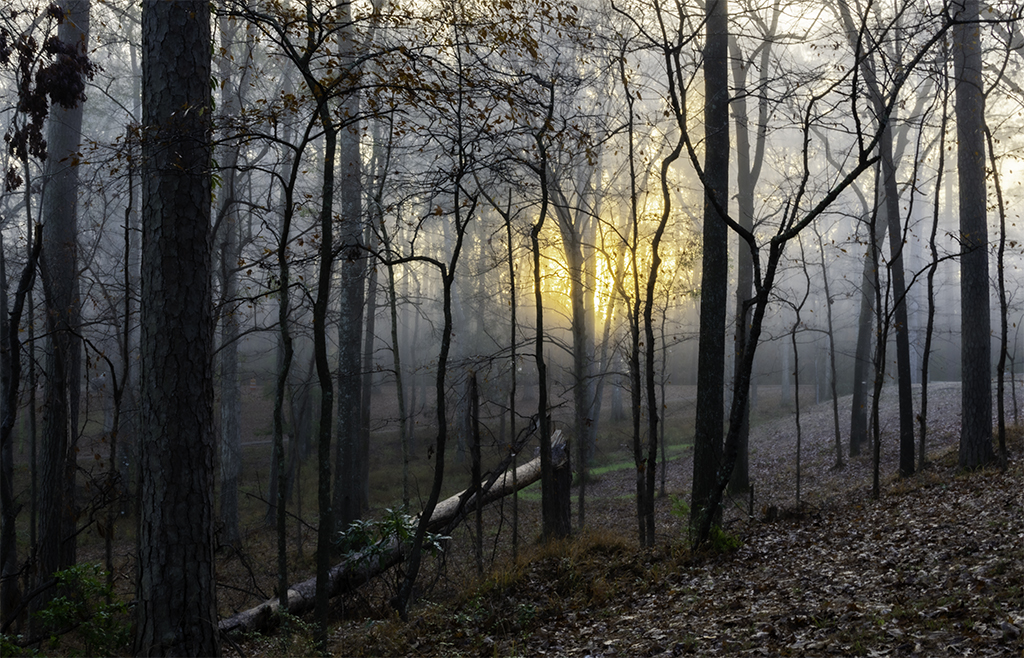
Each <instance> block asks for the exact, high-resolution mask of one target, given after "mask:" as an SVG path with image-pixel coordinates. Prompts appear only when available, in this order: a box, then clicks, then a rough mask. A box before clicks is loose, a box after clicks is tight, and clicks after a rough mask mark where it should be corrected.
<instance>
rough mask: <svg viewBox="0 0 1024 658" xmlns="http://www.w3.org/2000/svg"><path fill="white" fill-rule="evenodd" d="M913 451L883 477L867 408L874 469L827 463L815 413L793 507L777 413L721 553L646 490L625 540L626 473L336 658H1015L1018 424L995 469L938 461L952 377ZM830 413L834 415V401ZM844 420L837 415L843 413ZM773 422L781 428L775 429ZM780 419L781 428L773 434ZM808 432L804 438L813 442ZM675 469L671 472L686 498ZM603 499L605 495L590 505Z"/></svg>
mask: <svg viewBox="0 0 1024 658" xmlns="http://www.w3.org/2000/svg"><path fill="white" fill-rule="evenodd" d="M932 395H933V397H932V400H933V405H934V406H933V407H932V408H933V409H935V411H934V412H932V413H933V416H934V418H933V419H931V422H930V427H929V442H930V446H929V454H930V455H933V456H935V457H936V458H935V459H934V461H932V462H931V463H930V464H929V465H928V467H927V468H926V469H925V470H924V471H923V472H920V473H918V474H916V475H915V476H913V477H911V478H907V479H902V480H901V479H897V478H895V477H893V476H892V475H891V474H892V473H894V472H895V470H896V464H897V458H898V455H897V454H896V450H897V448H896V447H895V445H894V444H895V443H896V441H895V436H894V435H895V430H894V426H895V424H896V423H895V410H894V409H893V407H892V405H891V404H890V405H887V406H886V407H884V409H883V412H884V413H883V421H882V428H883V456H882V469H881V472H882V473H883V476H884V477H885V478H886V479H885V486H884V487H883V491H882V495H881V498H880V499H879V500H872V499H871V498H870V481H871V462H870V459H869V458H868V457H861V458H857V459H848V461H847V464H846V467H845V468H844V469H841V470H836V469H833V468H831V465H832V462H833V461H834V451H833V452H830V451H832V450H834V449H833V448H832V447H831V446H832V444H831V442H832V441H833V438H832V437H831V429H830V427H831V416H830V413H831V409H830V406H829V405H828V404H823V405H819V406H818V407H815V408H812V409H811V410H809V412H807V413H805V414H804V418H805V421H806V424H804V425H803V426H802V427H803V430H804V434H805V437H811V439H810V440H808V441H807V443H806V445H805V449H806V450H807V452H806V460H805V461H804V464H803V468H802V470H803V472H804V473H805V478H804V483H803V490H804V492H805V495H804V504H803V505H802V506H801V507H800V508H796V506H795V505H794V503H793V489H794V483H793V477H794V469H793V464H794V463H795V446H794V438H793V435H794V433H793V432H792V420H791V419H779V420H777V421H772V422H769V423H765V424H764V425H761V426H759V427H757V428H754V429H753V430H752V435H751V445H752V456H751V469H752V479H753V480H754V481H755V486H756V487H757V490H758V496H757V502H758V505H757V508H756V509H755V513H754V514H753V515H748V514H747V511H748V510H746V509H744V508H745V507H746V505H745V504H743V503H739V502H738V503H736V504H735V505H734V506H733V507H732V508H730V509H729V510H728V512H727V514H726V521H725V524H724V525H725V527H726V530H727V532H729V533H731V534H732V535H734V536H735V537H737V538H739V539H740V540H741V545H740V546H739V548H736V549H734V550H730V551H727V552H721V553H716V552H713V551H703V552H700V553H697V554H694V553H692V552H691V551H690V550H689V549H688V547H687V541H686V536H685V530H684V527H685V526H684V525H683V522H682V520H681V519H678V518H675V517H672V516H670V515H669V514H668V510H669V509H670V507H671V502H670V501H668V500H666V499H659V507H658V510H659V511H658V514H659V517H658V519H659V524H660V526H659V531H660V532H662V533H664V534H663V535H662V536H661V537H660V541H659V543H658V545H657V547H656V548H655V549H652V550H649V551H644V550H640V549H639V548H638V546H637V545H636V542H635V540H634V539H632V533H635V519H634V518H633V517H631V516H630V513H631V512H632V507H631V505H632V503H631V501H629V500H623V495H622V493H623V492H626V493H628V492H629V491H630V487H631V486H632V481H633V480H632V478H633V476H632V474H631V473H629V472H622V473H621V474H619V475H618V476H606V477H604V478H602V479H601V481H599V482H597V483H595V484H594V485H590V491H591V492H592V493H591V495H592V496H593V498H592V499H591V500H592V501H593V502H592V503H591V509H592V510H594V511H592V512H589V513H588V517H587V518H588V529H587V531H585V532H583V533H579V534H578V535H577V536H576V537H574V538H573V539H571V540H567V541H565V542H560V543H555V544H549V545H543V546H542V545H537V546H534V547H532V548H531V549H530V550H529V551H527V552H526V553H527V554H526V555H524V556H523V557H521V558H520V560H519V561H518V562H515V563H512V562H511V561H509V562H507V563H506V565H505V566H504V567H501V568H496V569H495V570H494V572H493V573H492V574H491V575H490V576H488V577H487V578H486V579H484V580H483V581H482V582H479V583H477V584H475V585H474V586H473V587H470V588H467V589H465V590H463V591H460V592H459V593H458V594H457V595H456V596H454V597H452V599H451V600H448V601H442V602H437V603H429V602H424V603H422V604H421V605H420V606H419V607H418V608H417V610H416V611H415V613H414V621H413V622H412V623H410V624H401V623H398V622H397V621H396V620H393V619H388V618H387V617H386V615H383V614H382V615H380V617H379V618H378V619H377V620H367V619H361V620H355V621H349V622H346V623H343V624H342V625H341V626H340V627H339V628H338V629H337V631H336V633H335V634H334V636H333V638H334V647H335V653H336V654H338V655H424V656H426V655H444V656H456V655H464V656H483V655H487V656H492V655H497V656H515V655H523V656H544V655H549V656H590V657H593V658H599V657H611V656H682V655H698V656H746V655H750V656H762V655H763V656H830V655H844V656H845V655H859V656H965V655H971V656H1021V655H1024V510H1022V502H1024V486H1022V485H1024V464H1022V462H1021V460H1020V459H1019V454H1020V452H1021V447H1022V446H1021V442H1020V438H1019V435H1018V436H1017V437H1016V438H1015V439H1014V443H1012V444H1011V461H1010V466H1009V469H1008V470H1007V472H1005V473H1002V472H1000V471H999V470H998V469H996V468H989V469H982V470H979V471H976V472H972V473H963V472H961V471H959V470H958V469H957V467H956V457H957V456H956V440H957V439H956V437H957V434H958V430H959V416H958V413H959V388H958V387H954V386H948V385H947V386H945V387H937V390H936V391H935V392H933V394H932ZM845 403H846V409H845V410H844V414H848V413H849V409H848V405H849V399H848V398H846V400H845ZM846 417H848V415H847V416H846ZM787 423H788V426H787ZM787 427H788V429H787ZM815 437H816V439H817V440H815ZM688 469H692V462H690V461H689V459H683V460H678V461H677V462H675V463H673V465H672V472H671V475H670V483H671V486H670V491H677V492H683V491H688V490H689V489H688V487H689V474H688ZM605 501H610V502H608V503H607V504H605Z"/></svg>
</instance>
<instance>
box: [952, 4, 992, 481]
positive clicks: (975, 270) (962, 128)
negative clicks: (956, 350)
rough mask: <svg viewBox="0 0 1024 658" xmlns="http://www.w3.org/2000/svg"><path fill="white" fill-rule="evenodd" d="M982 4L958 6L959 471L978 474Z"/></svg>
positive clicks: (982, 363)
mask: <svg viewBox="0 0 1024 658" xmlns="http://www.w3.org/2000/svg"><path fill="white" fill-rule="evenodd" d="M979 4H980V3H979V2H978V0H955V1H954V2H953V4H952V6H951V9H952V11H953V17H954V18H955V19H956V20H957V21H961V22H959V23H958V24H957V25H955V26H954V27H953V69H954V72H955V79H956V97H955V105H954V107H955V112H956V132H957V174H958V176H959V182H960V208H959V210H960V244H961V248H962V249H963V251H962V253H961V256H960V322H961V325H960V341H961V342H960V364H961V377H962V381H963V384H962V393H961V395H962V405H963V406H962V416H961V425H960V456H959V461H960V466H961V467H962V468H976V467H978V466H980V465H982V464H986V463H988V462H990V461H992V459H994V457H995V455H994V453H993V451H992V364H991V352H992V346H991V343H990V340H991V336H990V324H991V320H990V318H989V281H988V218H987V194H986V189H985V136H984V125H985V96H984V88H983V80H982V74H981V67H982V62H981V25H980V23H979V22H978V21H979V12H980V7H979Z"/></svg>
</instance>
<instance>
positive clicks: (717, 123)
mask: <svg viewBox="0 0 1024 658" xmlns="http://www.w3.org/2000/svg"><path fill="white" fill-rule="evenodd" d="M728 11H729V10H728V5H727V3H726V0H711V2H709V3H708V6H707V24H706V29H707V42H706V45H705V54H704V85H705V95H704V98H705V105H704V124H705V128H704V130H705V148H704V175H705V183H704V196H705V200H704V255H703V267H702V270H703V274H702V278H701V298H700V353H699V354H698V357H697V417H696V421H695V426H694V431H695V435H694V439H693V489H692V497H691V502H690V505H691V507H690V524H691V525H692V526H702V525H704V523H705V522H706V521H707V519H706V518H705V516H706V515H707V514H709V513H714V514H718V513H719V510H718V509H717V506H715V505H712V504H710V501H709V499H710V498H711V496H712V490H713V489H714V487H715V485H716V483H717V481H718V474H719V473H720V469H721V467H722V436H723V424H724V423H723V421H724V419H723V413H724V404H725V402H724V396H723V390H724V388H723V387H724V386H725V309H726V305H727V303H728V301H727V298H728V288H727V286H728V281H729V254H728V249H729V235H728V228H727V227H726V224H725V221H723V220H724V218H722V217H719V213H718V210H717V209H716V208H715V204H716V203H717V205H718V207H720V208H726V207H727V206H728V199H729V111H728V110H729V69H728V57H727V55H728V46H729V25H728V18H729V14H728ZM745 413H746V412H745ZM712 521H714V519H712Z"/></svg>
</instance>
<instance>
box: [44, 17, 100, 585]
mask: <svg viewBox="0 0 1024 658" xmlns="http://www.w3.org/2000/svg"><path fill="white" fill-rule="evenodd" d="M62 8H63V9H64V11H65V12H66V14H67V20H65V21H63V22H62V23H61V25H60V28H59V30H58V34H57V36H58V38H59V39H60V40H61V41H62V42H64V43H66V44H69V45H71V46H72V47H74V48H77V49H79V51H80V52H82V53H86V52H88V39H89V2H88V0H66V1H65V2H64V3H63V7H62ZM81 135H82V103H78V104H77V105H75V106H74V107H73V108H67V109H66V108H64V107H61V106H59V105H54V107H52V108H51V110H50V116H49V119H48V122H47V132H46V143H47V150H48V152H49V155H48V157H47V159H46V163H45V166H44V170H43V201H42V217H41V219H42V222H43V254H42V260H43V268H42V279H43V290H44V293H45V296H46V328H47V339H46V378H45V382H46V387H45V389H44V396H45V401H44V405H45V409H46V413H45V414H44V415H43V454H42V487H41V491H40V506H39V573H40V575H41V577H42V578H43V579H45V578H48V577H49V576H50V575H51V574H53V573H54V572H55V571H59V570H62V569H66V568H68V567H70V566H72V565H73V564H75V561H76V560H75V545H76V539H75V537H76V533H75V525H76V520H77V517H78V513H77V508H76V505H75V474H76V472H77V470H78V461H77V442H78V423H79V418H78V399H79V391H80V389H81V381H82V358H81V351H82V347H81V344H82V340H81V338H80V337H79V321H80V318H79V315H80V309H81V302H80V300H79V293H78V257H77V251H78V249H77V240H78V211H77V207H78V167H77V165H76V164H75V163H76V161H77V159H76V154H77V153H78V151H79V143H80V141H81ZM40 603H45V601H40Z"/></svg>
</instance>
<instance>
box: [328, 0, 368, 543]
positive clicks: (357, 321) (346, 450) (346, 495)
mask: <svg viewBox="0 0 1024 658" xmlns="http://www.w3.org/2000/svg"><path fill="white" fill-rule="evenodd" d="M345 6H346V7H347V6H348V5H345ZM349 39H351V37H349ZM343 105H344V110H343V114H344V116H346V117H347V119H346V125H344V127H342V128H341V131H340V133H339V139H338V161H339V164H338V166H339V176H338V192H339V198H340V201H341V221H340V222H339V227H340V228H339V233H338V240H339V244H338V248H339V249H340V252H339V260H340V273H341V277H340V286H341V307H340V309H339V312H338V316H339V321H338V445H337V449H336V450H337V452H336V454H335V459H336V465H335V481H334V513H335V527H336V528H337V529H343V528H345V527H347V526H348V524H350V523H352V522H353V521H356V520H357V519H359V518H360V517H361V516H362V511H363V510H362V500H363V489H364V487H363V485H362V482H361V479H360V478H361V475H362V473H363V468H362V466H361V464H360V458H361V453H362V450H361V449H360V444H361V441H362V434H363V433H362V424H363V418H362V412H361V406H362V392H361V388H362V383H363V378H362V349H361V348H362V340H361V338H362V335H363V310H364V309H363V302H364V298H365V294H364V286H365V281H364V279H365V269H366V253H365V252H364V251H363V245H362V240H363V221H362V205H363V204H362V165H361V160H360V154H359V137H360V130H359V126H360V122H359V121H358V120H356V119H355V117H356V115H357V113H358V112H359V102H358V99H357V98H356V97H355V95H351V96H350V97H349V98H347V99H345V101H344V103H343Z"/></svg>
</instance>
